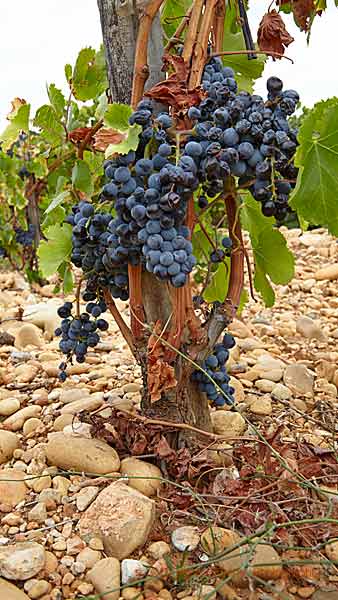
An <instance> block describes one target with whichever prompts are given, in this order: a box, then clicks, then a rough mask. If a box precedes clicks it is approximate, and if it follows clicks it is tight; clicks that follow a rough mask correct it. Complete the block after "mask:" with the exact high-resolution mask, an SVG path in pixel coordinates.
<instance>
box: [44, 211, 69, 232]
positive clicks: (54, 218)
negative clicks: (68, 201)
mask: <svg viewBox="0 0 338 600" xmlns="http://www.w3.org/2000/svg"><path fill="white" fill-rule="evenodd" d="M44 214H45V215H46V212H45V213H44ZM65 216H66V211H65V209H64V208H63V207H62V206H57V207H56V208H54V210H52V211H51V212H50V213H48V215H46V216H45V217H44V219H43V221H42V223H41V227H42V230H43V231H45V229H48V227H51V226H52V225H55V224H56V223H63V222H64V220H65Z"/></svg>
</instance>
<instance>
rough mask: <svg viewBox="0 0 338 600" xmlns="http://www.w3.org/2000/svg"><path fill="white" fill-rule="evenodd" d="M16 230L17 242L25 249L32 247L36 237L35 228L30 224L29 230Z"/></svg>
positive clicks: (19, 228)
mask: <svg viewBox="0 0 338 600" xmlns="http://www.w3.org/2000/svg"><path fill="white" fill-rule="evenodd" d="M14 229H15V241H16V242H17V243H18V244H20V245H21V246H23V247H24V248H27V247H30V246H32V244H33V241H34V237H35V227H34V225H32V224H30V225H29V226H28V229H27V230H24V229H21V227H16V228H14Z"/></svg>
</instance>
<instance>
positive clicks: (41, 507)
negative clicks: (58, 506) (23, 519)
mask: <svg viewBox="0 0 338 600" xmlns="http://www.w3.org/2000/svg"><path fill="white" fill-rule="evenodd" d="M27 519H28V521H36V522H37V523H44V522H45V520H46V519H47V509H46V505H45V503H44V502H38V503H37V504H36V505H35V506H34V508H32V509H31V510H30V511H29V512H28V514H27Z"/></svg>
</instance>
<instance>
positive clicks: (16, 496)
mask: <svg viewBox="0 0 338 600" xmlns="http://www.w3.org/2000/svg"><path fill="white" fill-rule="evenodd" d="M25 477H26V475H25V473H24V472H23V471H19V470H18V469H3V470H1V471H0V504H9V506H12V507H13V506H16V505H17V504H19V502H21V501H22V500H23V499H24V498H25V496H26V494H27V492H28V489H27V487H26V486H25V484H24V481H23V480H24V479H25Z"/></svg>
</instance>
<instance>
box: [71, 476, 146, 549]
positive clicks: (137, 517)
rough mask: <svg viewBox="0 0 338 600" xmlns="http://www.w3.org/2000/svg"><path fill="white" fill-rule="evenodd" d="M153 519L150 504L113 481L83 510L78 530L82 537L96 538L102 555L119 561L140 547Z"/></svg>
mask: <svg viewBox="0 0 338 600" xmlns="http://www.w3.org/2000/svg"><path fill="white" fill-rule="evenodd" d="M154 518H155V504H154V501H153V500H151V499H150V498H148V497H147V496H144V495H143V494H141V493H140V492H138V491H137V490H135V489H133V488H130V487H129V486H127V485H126V484H125V483H122V482H120V481H117V482H115V483H112V484H111V485H109V486H108V487H106V488H105V489H104V490H103V491H102V492H101V493H100V494H99V495H98V496H97V498H96V499H95V500H94V502H93V503H92V504H91V505H90V506H89V508H87V510H86V512H85V513H84V514H83V516H82V517H81V519H80V522H79V528H80V533H81V535H82V536H85V535H86V536H89V535H92V536H98V537H100V538H101V539H102V541H103V543H104V548H105V551H106V553H107V554H109V555H110V556H115V557H116V558H119V559H122V558H126V557H127V556H129V555H130V554H131V553H132V552H133V551H134V550H136V548H139V547H140V546H143V544H144V543H145V542H146V540H147V537H148V535H149V532H150V529H151V526H152V524H153V521H154ZM131 534H132V535H131Z"/></svg>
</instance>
